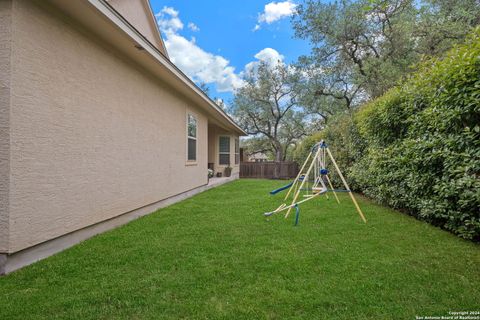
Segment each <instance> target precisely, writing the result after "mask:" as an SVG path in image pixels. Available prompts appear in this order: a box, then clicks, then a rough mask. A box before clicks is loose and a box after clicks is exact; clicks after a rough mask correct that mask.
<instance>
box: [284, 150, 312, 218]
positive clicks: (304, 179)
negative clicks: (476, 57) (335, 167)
mask: <svg viewBox="0 0 480 320" xmlns="http://www.w3.org/2000/svg"><path fill="white" fill-rule="evenodd" d="M320 149H321V148H318V150H317V152H316V153H315V156H314V157H313V160H312V163H311V164H310V166H309V167H308V170H307V173H305V176H304V177H303V180H302V183H301V184H300V187H298V190H297V192H296V193H295V196H294V197H293V201H292V204H291V205H293V204H294V203H295V202H296V201H297V198H298V196H299V195H300V193H301V192H302V188H303V185H304V184H305V182H306V181H308V177H309V176H310V171H312V168H313V165H314V164H315V161H316V159H317V157H318V154H319V152H320ZM310 154H311V153H310ZM309 158H310V157H309ZM309 158H308V159H309ZM306 164H307V161H305V163H304V165H303V167H304V166H305V165H306ZM291 210H292V207H290V208H288V210H287V213H286V214H285V219H286V218H288V215H289V214H290V211H291Z"/></svg>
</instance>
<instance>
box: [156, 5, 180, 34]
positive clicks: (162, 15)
mask: <svg viewBox="0 0 480 320" xmlns="http://www.w3.org/2000/svg"><path fill="white" fill-rule="evenodd" d="M155 16H156V17H157V22H158V26H159V27H160V31H163V32H177V31H179V30H182V29H183V23H182V21H181V20H180V18H178V11H177V10H175V9H174V8H172V7H163V9H162V11H160V12H159V13H157V14H156V15H155Z"/></svg>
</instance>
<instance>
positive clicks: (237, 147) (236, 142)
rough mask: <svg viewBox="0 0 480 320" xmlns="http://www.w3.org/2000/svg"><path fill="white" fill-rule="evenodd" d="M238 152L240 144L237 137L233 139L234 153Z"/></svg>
mask: <svg viewBox="0 0 480 320" xmlns="http://www.w3.org/2000/svg"><path fill="white" fill-rule="evenodd" d="M239 152H240V145H239V143H238V139H235V153H239Z"/></svg>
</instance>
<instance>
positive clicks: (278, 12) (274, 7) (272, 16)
mask: <svg viewBox="0 0 480 320" xmlns="http://www.w3.org/2000/svg"><path fill="white" fill-rule="evenodd" d="M296 7H297V5H296V4H295V3H293V2H292V1H291V0H287V1H283V2H270V3H268V4H266V5H265V8H264V11H263V13H261V14H259V15H258V23H257V24H256V25H255V27H254V28H253V31H257V30H259V29H260V25H261V24H262V23H267V24H271V23H273V22H275V21H278V20H280V19H283V18H286V17H289V16H291V15H292V14H294V13H295V8H296Z"/></svg>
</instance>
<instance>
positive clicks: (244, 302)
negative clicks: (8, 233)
mask: <svg viewBox="0 0 480 320" xmlns="http://www.w3.org/2000/svg"><path fill="white" fill-rule="evenodd" d="M282 184H285V182H282V181H268V180H240V181H235V182H232V183H229V184H227V185H224V186H220V187H217V188H215V189H213V190H210V191H207V192H204V193H202V194H199V195H197V196H195V197H193V198H190V199H188V200H185V201H183V202H180V203H178V204H175V205H172V206H170V207H168V208H164V209H161V210H159V211H158V212H156V213H154V214H152V215H149V216H146V217H144V218H141V219H139V220H136V221H134V222H132V223H129V224H128V225H125V226H123V227H121V228H118V229H116V230H112V231H110V232H107V233H104V234H102V235H99V236H96V237H94V238H92V239H90V240H88V241H85V242H83V243H81V244H79V245H77V246H75V247H73V248H71V249H69V250H66V251H64V252H62V253H60V254H57V255H55V256H53V257H50V258H48V259H45V260H43V261H40V262H38V263H36V264H33V265H31V266H29V267H26V268H24V269H22V270H19V271H17V272H14V273H12V274H9V275H7V276H5V277H3V278H0V319H56V318H68V319H415V316H416V315H419V316H422V315H423V316H440V315H446V314H447V313H448V312H449V311H465V310H479V309H480V289H479V288H480V248H479V246H478V245H476V244H473V243H469V242H467V241H464V240H461V239H459V238H456V237H455V236H453V235H451V234H449V233H447V232H445V231H442V230H439V229H437V228H434V227H432V226H430V225H428V224H426V223H423V222H419V221H416V220H415V219H413V218H411V217H408V216H406V215H404V214H401V213H398V212H395V211H393V210H389V209H386V208H384V207H381V206H378V205H375V204H373V203H371V202H370V201H368V200H366V199H364V198H361V197H358V200H359V203H360V206H361V207H362V208H363V210H364V212H365V215H366V216H367V219H368V224H364V223H363V222H362V221H361V219H360V218H359V216H358V215H357V213H356V212H355V209H354V207H353V205H352V203H351V202H350V201H349V199H348V195H347V194H342V195H341V201H342V203H341V204H340V205H338V204H336V202H335V200H334V199H333V198H332V197H331V198H330V200H327V199H326V198H325V197H323V196H322V197H321V198H319V199H317V200H313V201H311V202H310V203H306V204H305V205H302V206H301V212H300V224H299V226H297V227H294V226H293V222H294V214H292V215H291V216H290V217H289V219H287V220H285V219H284V218H283V215H282V216H280V215H277V216H273V217H271V218H268V219H267V218H264V217H263V212H265V211H270V210H272V209H274V208H275V207H277V206H278V205H279V204H280V203H281V198H282V195H281V194H279V195H277V196H270V195H269V194H268V191H270V190H271V189H273V188H275V187H278V186H281V185H282Z"/></svg>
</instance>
